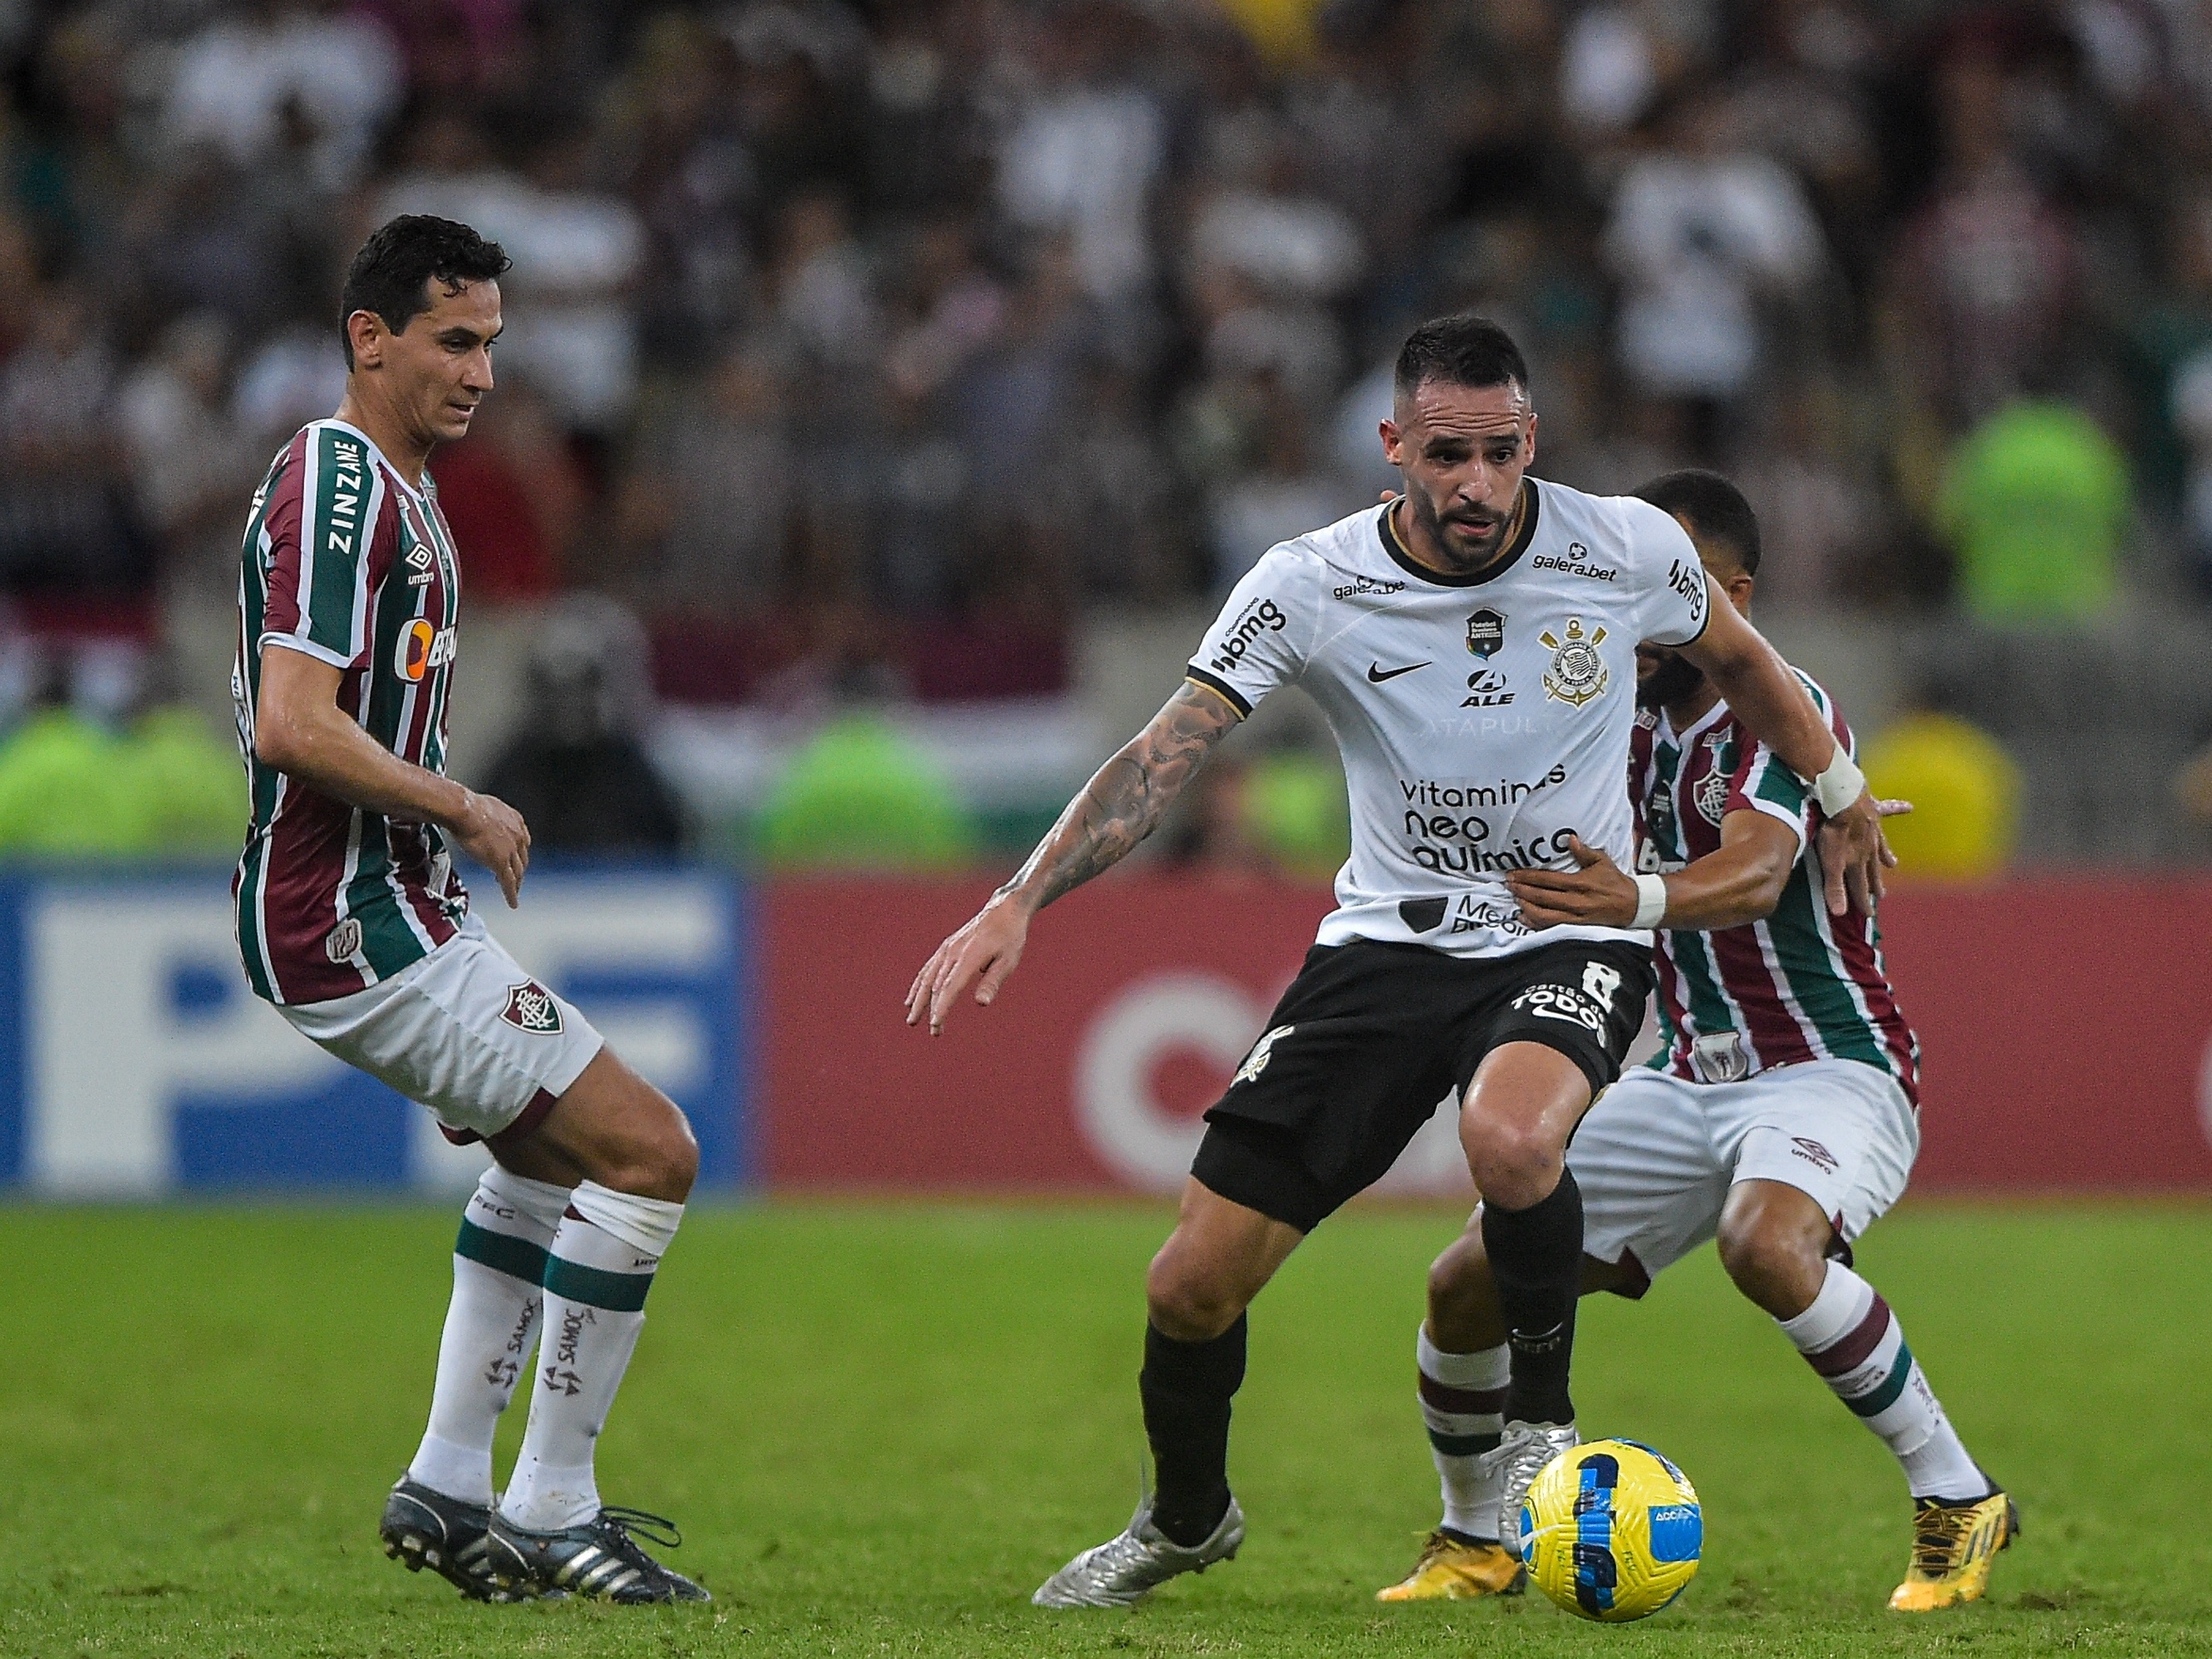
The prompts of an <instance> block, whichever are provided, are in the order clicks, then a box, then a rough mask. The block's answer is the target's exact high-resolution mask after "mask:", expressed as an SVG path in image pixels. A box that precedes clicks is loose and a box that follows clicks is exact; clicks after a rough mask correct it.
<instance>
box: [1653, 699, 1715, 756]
mask: <svg viewBox="0 0 2212 1659" xmlns="http://www.w3.org/2000/svg"><path fill="white" fill-rule="evenodd" d="M1728 711H1729V706H1728V699H1727V698H1726V697H1721V698H1718V699H1717V700H1716V701H1715V702H1714V703H1713V706H1712V707H1711V708H1708V709H1707V710H1705V713H1704V714H1700V715H1699V716H1698V718H1697V719H1695V720H1692V721H1691V722H1690V723H1689V725H1688V726H1685V727H1684V728H1683V729H1682V730H1681V731H1680V732H1677V731H1676V730H1675V729H1674V721H1673V720H1670V719H1668V714H1667V711H1666V710H1665V709H1663V708H1662V709H1661V710H1660V711H1659V731H1658V733H1657V735H1659V736H1661V737H1663V738H1665V739H1666V740H1667V741H1668V742H1669V743H1671V744H1674V746H1675V747H1676V748H1677V749H1687V748H1688V747H1689V746H1690V745H1691V744H1693V743H1695V742H1696V741H1697V740H1698V739H1699V738H1701V737H1703V736H1704V735H1705V733H1706V732H1710V731H1711V730H1712V729H1713V727H1714V726H1717V725H1718V724H1719V723H1720V722H1721V721H1722V720H1726V719H1727V718H1728Z"/></svg>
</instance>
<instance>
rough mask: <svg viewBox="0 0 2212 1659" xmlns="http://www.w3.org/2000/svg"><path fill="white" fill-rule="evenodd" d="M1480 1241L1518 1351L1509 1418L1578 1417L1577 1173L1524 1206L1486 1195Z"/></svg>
mask: <svg viewBox="0 0 2212 1659" xmlns="http://www.w3.org/2000/svg"><path fill="white" fill-rule="evenodd" d="M1482 1244H1483V1249H1484V1250H1485V1251H1486V1253H1487V1254H1488V1255H1489V1257H1490V1273H1491V1277H1492V1279H1494V1280H1495V1281H1496V1283H1497V1285H1498V1304H1499V1305H1500V1306H1501V1307H1502V1308H1503V1309H1504V1312H1505V1332H1506V1335H1505V1342H1506V1346H1508V1347H1509V1348H1510V1349H1511V1350H1512V1354H1513V1380H1512V1381H1511V1383H1509V1384H1507V1386H1506V1390H1505V1413H1504V1415H1505V1420H1506V1421H1507V1422H1509V1423H1571V1422H1573V1421H1574V1420H1575V1402H1574V1401H1573V1399H1572V1398H1571V1396H1570V1395H1569V1393H1568V1390H1567V1374H1568V1369H1569V1367H1570V1365H1571V1363H1572V1361H1573V1358H1574V1348H1575V1297H1576V1296H1577V1294H1578V1293H1579V1292H1580V1291H1581V1289H1582V1276H1583V1194H1582V1188H1579V1187H1577V1185H1575V1172H1574V1171H1573V1170H1568V1169H1562V1170H1560V1171H1559V1185H1558V1186H1556V1187H1554V1188H1552V1190H1551V1193H1550V1194H1548V1195H1547V1197H1545V1198H1543V1199H1541V1200H1538V1201H1537V1202H1535V1203H1534V1204H1531V1205H1530V1206H1528V1208H1527V1209H1525V1210H1503V1209H1500V1208H1498V1206H1496V1205H1494V1204H1492V1203H1490V1202H1488V1201H1487V1200H1486V1201H1485V1202H1484V1204H1483V1206H1482Z"/></svg>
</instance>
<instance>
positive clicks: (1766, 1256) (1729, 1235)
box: [1714, 1209, 1827, 1307]
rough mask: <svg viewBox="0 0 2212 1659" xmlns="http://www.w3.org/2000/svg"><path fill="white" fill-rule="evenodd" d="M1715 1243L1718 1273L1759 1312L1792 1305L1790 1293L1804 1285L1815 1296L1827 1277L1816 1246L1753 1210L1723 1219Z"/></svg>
mask: <svg viewBox="0 0 2212 1659" xmlns="http://www.w3.org/2000/svg"><path fill="white" fill-rule="evenodd" d="M1714 1242H1715V1243H1716V1244H1717V1246H1718V1247H1719V1249H1720V1257H1721V1269H1722V1271H1723V1272H1724V1273H1727V1274H1728V1276H1729V1279H1731V1280H1732V1281H1734V1283H1735V1287H1736V1288H1737V1289H1738V1290H1740V1291H1742V1292H1743V1293H1744V1294H1745V1295H1746V1296H1747V1297H1750V1298H1751V1299H1752V1300H1753V1301H1754V1302H1756V1303H1758V1304H1759V1305H1760V1306H1762V1307H1765V1306H1766V1305H1767V1304H1770V1303H1771V1302H1774V1301H1777V1300H1782V1301H1790V1300H1795V1299H1796V1298H1794V1297H1791V1295H1790V1291H1792V1289H1793V1288H1795V1287H1798V1286H1802V1285H1806V1284H1808V1283H1809V1284H1810V1285H1811V1286H1812V1288H1813V1289H1814V1291H1817V1290H1818V1289H1819V1287H1820V1279H1821V1277H1822V1276H1823V1275H1824V1274H1825V1273H1826V1271H1827V1263H1826V1259H1825V1258H1824V1257H1823V1255H1821V1250H1820V1242H1819V1241H1817V1240H1814V1239H1811V1238H1808V1237H1806V1236H1805V1234H1804V1231H1803V1230H1802V1228H1797V1227H1793V1226H1789V1225H1783V1224H1782V1222H1781V1220H1780V1218H1778V1217H1775V1216H1773V1215H1771V1214H1769V1213H1764V1212H1760V1211H1758V1210H1756V1209H1753V1210H1752V1211H1751V1212H1748V1213H1744V1214H1725V1215H1723V1217H1722V1218H1721V1225H1720V1232H1719V1235H1718V1237H1717V1238H1716V1240H1715V1241H1714Z"/></svg>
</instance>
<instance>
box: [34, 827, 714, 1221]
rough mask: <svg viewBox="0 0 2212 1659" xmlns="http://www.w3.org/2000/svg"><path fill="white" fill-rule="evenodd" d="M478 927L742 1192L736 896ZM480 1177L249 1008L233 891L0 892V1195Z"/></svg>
mask: <svg viewBox="0 0 2212 1659" xmlns="http://www.w3.org/2000/svg"><path fill="white" fill-rule="evenodd" d="M483 885H484V888H485V889H486V890H489V884H488V883H487V884H483ZM481 914H483V917H484V921H485V922H486V925H487V926H488V927H489V928H490V929H491V931H492V932H493V933H495V935H496V936H497V937H498V938H499V939H500V940H501V942H502V943H503V944H504V945H507V948H508V949H509V950H510V951H512V952H513V954H514V956H515V957H516V958H517V959H518V960H520V962H521V963H524V964H525V965H526V966H527V967H528V968H529V969H531V970H532V972H534V973H536V974H538V975H540V976H542V977H543V978H544V980H545V981H547V982H548V983H549V984H550V985H552V986H554V987H556V989H558V990H560V991H561V992H562V994H564V995H566V996H568V997H569V998H570V999H571V1000H574V1002H575V1003H576V1004H577V1005H578V1006H580V1007H581V1008H582V1009H583V1010H584V1012H586V1014H587V1015H588V1016H589V1017H590V1018H591V1019H592V1022H593V1023H594V1024H596V1025H598V1026H599V1029H600V1030H602V1031H603V1032H604V1033H605V1035H606V1036H608V1038H609V1039H610V1040H611V1042H613V1043H614V1044H615V1045H616V1047H617V1048H618V1049H619V1050H620V1051H621V1052H622V1053H623V1054H624V1055H625V1056H626V1057H627V1058H629V1060H631V1061H632V1062H633V1063H634V1064H635V1065H636V1066H638V1068H639V1069H640V1070H641V1072H643V1073H645V1074H646V1075H647V1076H648V1077H650V1078H652V1079H653V1080H654V1081H656V1082H657V1083H659V1085H661V1086H662V1087H663V1088H665V1089H666V1090H667V1091H668V1092H669V1093H670V1094H671V1096H673V1097H675V1098H676V1099H677V1100H678V1102H679V1103H682V1104H683V1105H684V1107H685V1109H687V1110H688V1111H689V1112H690V1115H691V1118H692V1121H693V1122H694V1123H695V1124H696V1126H697V1128H698V1133H699V1141H700V1149H701V1153H702V1164H703V1166H704V1167H703V1171H702V1178H703V1179H704V1180H706V1181H708V1182H712V1183H716V1184H720V1185H729V1184H732V1183H735V1182H738V1181H740V1180H742V1179H744V1178H745V1176H747V1174H748V1172H749V1168H750V1158H749V1156H748V1152H747V1132H746V1124H745V1103H746V1101H747V1099H748V1098H749V1091H748V1089H747V1088H746V1086H745V1085H746V1074H745V1071H744V1068H743V1067H742V1066H741V1065H740V1058H741V1055H742V1053H743V1043H742V1019H743V1013H744V1006H745V1005H746V1002H747V1001H748V999H746V998H745V997H744V996H743V995H741V994H733V987H742V986H743V984H744V961H745V957H744V945H745V940H746V938H747V929H746V928H745V927H744V917H743V915H742V912H741V908H740V896H739V893H738V889H737V887H736V886H735V884H733V883H732V881H731V880H730V879H729V878H727V877H726V876H723V875H720V874H718V873H714V872H700V871H688V870H686V871H675V870H647V869H638V868H618V869H607V870H575V869H569V870H562V869H559V868H555V869H544V868H541V869H538V870H533V871H532V873H531V878H530V884H529V887H528V889H527V890H526V901H525V903H524V905H523V908H521V909H520V910H519V911H509V910H507V908H505V907H504V906H502V905H501V904H500V903H499V902H497V895H496V892H495V891H494V892H493V902H491V903H490V904H489V905H483V906H482V907H481ZM483 1157H484V1154H483V1152H482V1150H481V1149H479V1148H456V1147H453V1146H447V1143H446V1142H445V1141H444V1140H443V1139H441V1137H440V1136H439V1134H438V1133H437V1131H436V1128H435V1125H434V1124H433V1123H432V1122H431V1121H430V1119H429V1117H428V1114H427V1113H425V1112H423V1111H422V1109H421V1108H419V1107H417V1106H415V1105H413V1104H412V1103H409V1102H407V1101H404V1100H403V1099H401V1098H400V1097H398V1096H397V1095H395V1094H393V1093H392V1091H390V1090H388V1089H386V1087H384V1086H383V1085H381V1084H379V1083H377V1082H375V1081H374V1079H370V1078H368V1077H366V1076H363V1075H362V1074H361V1073H357V1072H355V1071H353V1070H351V1069H350V1068H349V1067H347V1066H343V1065H341V1064H340V1063H339V1062H337V1060H332V1059H331V1058H330V1057H329V1056H327V1055H325V1054H324V1053H323V1052H322V1051H321V1050H320V1049H319V1048H316V1047H315V1046H314V1045H313V1044H312V1043H310V1042H307V1040H306V1039H305V1038H304V1037H301V1036H299V1035H297V1034H296V1033H295V1032H294V1031H293V1030H291V1029H290V1028H289V1026H288V1025H287V1024H285V1023H284V1021H283V1018H282V1017H281V1016H279V1015H278V1014H277V1013H276V1012H275V1011H274V1010H272V1009H270V1007H269V1006H267V1005H265V1004H264V1003H262V1002H261V1001H260V1000H258V999H257V998H255V997H254V996H253V995H252V994H251V993H250V992H249V991H248V990H247V989H246V982H245V979H244V977H243V975H241V973H240V969H239V965H238V951H237V946H236V945H235V943H234V938H233V933H232V915H231V905H230V898H229V895H228V891H227V878H226V877H223V876H219V875H213V874H208V875H201V874H195V875H193V876H191V877H185V876H161V877H148V878H112V877H102V878H97V879H91V878H88V879H85V880H45V879H15V880H11V881H8V882H5V883H0V1183H19V1184H20V1185H21V1187H23V1188H27V1189H29V1190H31V1191H33V1192H35V1193H38V1194H50V1195H53V1196H72V1197H99V1198H131V1197H146V1196H152V1195H156V1194H166V1193H171V1192H178V1191H195V1190H210V1189H222V1188H241V1187H247V1188H281V1189H295V1188H417V1189H422V1188H443V1187H447V1186H450V1185H454V1184H459V1183H465V1182H471V1181H473V1180H474V1179H475V1175H476V1172H477V1170H478V1169H480V1168H481V1167H482V1164H483Z"/></svg>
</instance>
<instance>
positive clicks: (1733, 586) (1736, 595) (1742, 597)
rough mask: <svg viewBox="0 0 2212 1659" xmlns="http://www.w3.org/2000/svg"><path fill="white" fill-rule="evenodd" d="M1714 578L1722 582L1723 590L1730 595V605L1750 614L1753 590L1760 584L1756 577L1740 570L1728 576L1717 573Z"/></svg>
mask: <svg viewBox="0 0 2212 1659" xmlns="http://www.w3.org/2000/svg"><path fill="white" fill-rule="evenodd" d="M1714 580H1717V581H1718V582H1719V583H1720V585H1721V591H1722V592H1724V593H1726V594H1727V595H1728V596H1729V604H1730V605H1734V606H1735V608H1736V609H1737V610H1739V611H1742V612H1744V613H1745V614H1746V615H1749V614H1750V611H1751V590H1752V589H1753V587H1755V586H1758V582H1757V580H1756V579H1755V578H1753V577H1752V576H1749V575H1747V574H1745V573H1744V572H1742V571H1741V570H1739V571H1736V572H1735V574H1732V575H1728V576H1722V575H1719V574H1715V577H1714Z"/></svg>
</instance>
